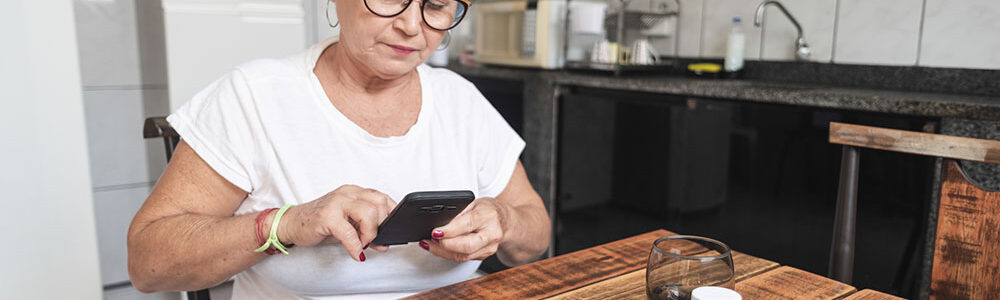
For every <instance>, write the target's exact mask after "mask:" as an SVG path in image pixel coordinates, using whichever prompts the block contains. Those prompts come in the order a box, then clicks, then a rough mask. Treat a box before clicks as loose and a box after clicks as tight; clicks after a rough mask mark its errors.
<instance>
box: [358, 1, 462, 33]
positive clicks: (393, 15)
mask: <svg viewBox="0 0 1000 300" xmlns="http://www.w3.org/2000/svg"><path fill="white" fill-rule="evenodd" d="M362 1H363V2H364V3H365V8H367V9H368V11H369V12H371V13H372V14H374V15H376V16H379V17H383V18H392V17H395V16H398V15H400V14H402V13H403V12H405V11H406V10H407V9H409V8H410V3H413V1H414V0H407V1H406V5H405V6H403V9H401V10H400V11H399V12H397V13H394V14H391V15H383V14H380V13H377V12H375V10H374V9H372V7H371V6H369V5H368V0H362ZM455 1H458V3H459V4H461V5H464V8H463V9H462V15H461V16H459V17H458V20H457V21H455V22H454V23H452V24H451V26H450V27H448V28H445V29H439V28H435V27H434V26H432V25H431V23H429V22H427V16H426V15H424V5H427V1H426V0H420V19H422V20H424V24H427V27H430V28H431V29H434V30H437V31H448V30H451V29H452V28H455V26H458V24H459V23H462V20H464V19H465V15H467V14H469V6H470V5H472V2H470V1H469V0H455Z"/></svg>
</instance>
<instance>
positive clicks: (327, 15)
mask: <svg viewBox="0 0 1000 300" xmlns="http://www.w3.org/2000/svg"><path fill="white" fill-rule="evenodd" d="M325 1H326V25H330V28H337V26H340V19H337V24H333V23H332V22H330V0H325Z"/></svg>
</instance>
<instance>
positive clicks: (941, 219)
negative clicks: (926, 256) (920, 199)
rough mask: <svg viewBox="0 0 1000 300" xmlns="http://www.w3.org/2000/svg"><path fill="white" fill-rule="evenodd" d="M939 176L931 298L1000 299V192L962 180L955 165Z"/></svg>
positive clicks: (945, 168)
mask: <svg viewBox="0 0 1000 300" xmlns="http://www.w3.org/2000/svg"><path fill="white" fill-rule="evenodd" d="M943 169H944V170H942V172H943V173H944V175H943V178H944V180H943V182H942V183H941V201H940V206H939V208H938V222H937V233H936V235H935V240H934V262H933V266H932V269H931V270H932V271H931V296H930V297H931V299H1000V192H990V191H985V190H982V189H980V188H978V187H976V186H975V185H973V184H972V183H970V182H969V181H968V179H966V177H965V175H963V174H962V172H961V169H960V168H959V165H958V163H957V162H956V161H953V160H946V161H945V165H944V168H943Z"/></svg>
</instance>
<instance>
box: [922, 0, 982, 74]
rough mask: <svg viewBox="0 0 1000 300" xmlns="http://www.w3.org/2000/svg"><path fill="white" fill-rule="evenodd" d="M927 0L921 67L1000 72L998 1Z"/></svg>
mask: <svg viewBox="0 0 1000 300" xmlns="http://www.w3.org/2000/svg"><path fill="white" fill-rule="evenodd" d="M926 1H927V7H926V10H925V12H924V30H923V39H922V41H921V47H920V65H921V66H927V67H958V68H975V69H1000V1H997V0H962V1H945V0H926Z"/></svg>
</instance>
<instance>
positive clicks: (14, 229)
mask: <svg viewBox="0 0 1000 300" xmlns="http://www.w3.org/2000/svg"><path fill="white" fill-rule="evenodd" d="M73 18H74V17H73V5H72V2H71V1H69V0H61V1H60V0H45V1H41V0H19V1H18V0H14V1H0V36H2V37H3V41H2V43H3V46H2V47H0V66H3V67H2V68H0V101H2V104H0V105H2V106H3V108H2V109H0V130H3V132H4V136H3V140H4V142H3V145H2V146H0V157H3V158H4V159H3V160H4V165H3V167H0V190H3V198H2V199H3V200H0V201H2V202H3V206H2V207H3V210H4V216H3V217H2V218H0V228H3V232H4V240H5V241H6V242H5V247H4V252H5V253H4V255H0V266H3V267H0V286H2V288H0V291H2V297H3V298H6V299H100V298H101V279H100V273H99V270H98V263H97V239H96V233H95V229H94V214H93V212H94V209H93V201H92V199H91V195H90V175H89V167H88V164H87V140H86V135H85V132H84V120H83V118H84V116H83V102H82V97H81V95H80V73H79V62H78V60H77V52H76V51H77V50H76V49H77V46H76V36H75V32H74V26H75V25H74V19H73Z"/></svg>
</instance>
